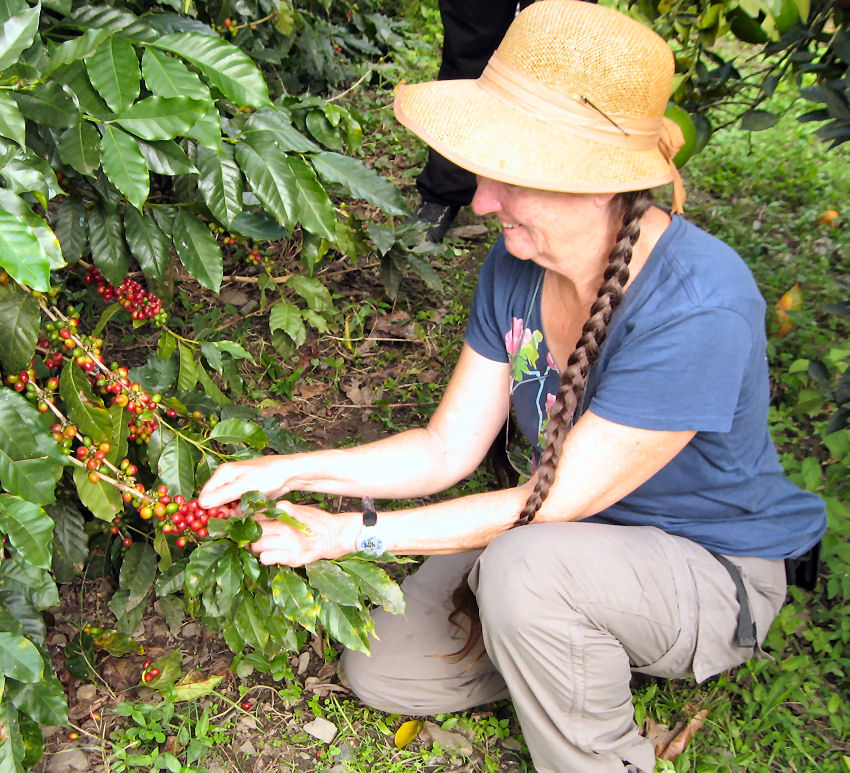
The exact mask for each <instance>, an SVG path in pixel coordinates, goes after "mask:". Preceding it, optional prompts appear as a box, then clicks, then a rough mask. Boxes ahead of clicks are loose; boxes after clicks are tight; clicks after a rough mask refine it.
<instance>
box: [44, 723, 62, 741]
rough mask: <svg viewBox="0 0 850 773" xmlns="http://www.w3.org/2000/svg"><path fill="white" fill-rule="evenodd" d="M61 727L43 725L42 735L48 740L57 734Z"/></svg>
mask: <svg viewBox="0 0 850 773" xmlns="http://www.w3.org/2000/svg"><path fill="white" fill-rule="evenodd" d="M61 729H62V728H61V727H59V726H58V725H41V735H42V736H43V737H44V739H45V740H47V739H48V738H52V737H53V736H54V735H56V733H58V732H59V731H60V730H61Z"/></svg>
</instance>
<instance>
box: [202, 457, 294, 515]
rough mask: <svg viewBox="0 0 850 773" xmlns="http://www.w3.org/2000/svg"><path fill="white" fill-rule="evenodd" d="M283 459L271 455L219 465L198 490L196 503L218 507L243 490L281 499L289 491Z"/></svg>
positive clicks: (243, 491)
mask: <svg viewBox="0 0 850 773" xmlns="http://www.w3.org/2000/svg"><path fill="white" fill-rule="evenodd" d="M286 458H287V457H285V456H281V455H277V454H274V455H266V456H258V457H257V458H255V459H242V460H241V461H238V462H227V463H225V464H222V465H221V466H220V467H218V468H217V469H216V471H215V472H214V473H213V474H212V477H211V478H210V479H209V480H208V481H207V483H206V484H205V485H204V487H203V488H202V489H201V491H200V493H199V494H198V504H199V505H200V506H201V507H205V508H210V507H220V506H221V505H224V504H226V503H228V502H235V501H238V500H239V499H240V497H241V496H242V495H243V494H244V493H245V492H246V491H259V492H260V493H262V494H264V495H265V496H267V497H269V498H271V499H278V498H279V497H282V496H283V495H284V494H286V493H287V492H288V491H289V490H290V489H289V487H288V482H289V481H288V476H287V475H286V473H285V469H286V462H285V460H286Z"/></svg>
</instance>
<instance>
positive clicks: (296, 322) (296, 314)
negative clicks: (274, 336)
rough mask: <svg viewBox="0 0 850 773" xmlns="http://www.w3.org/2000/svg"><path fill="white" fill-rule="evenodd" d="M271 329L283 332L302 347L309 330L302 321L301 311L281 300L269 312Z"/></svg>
mask: <svg viewBox="0 0 850 773" xmlns="http://www.w3.org/2000/svg"><path fill="white" fill-rule="evenodd" d="M269 329H270V330H271V331H272V332H274V331H275V330H282V331H283V332H284V333H286V334H287V335H288V336H289V337H290V338H291V339H292V340H293V341H294V342H295V345H296V346H300V345H301V344H303V343H304V341H306V340H307V328H305V327H304V322H303V320H302V319H301V309H299V308H298V307H297V306H296V305H295V304H293V303H289V302H287V301H284V300H279V301H278V302H277V303H275V305H274V306H272V308H271V311H270V312H269Z"/></svg>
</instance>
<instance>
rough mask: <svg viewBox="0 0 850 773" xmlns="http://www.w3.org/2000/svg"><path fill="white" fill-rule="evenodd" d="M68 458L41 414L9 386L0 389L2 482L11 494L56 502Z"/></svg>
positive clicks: (0, 464)
mask: <svg viewBox="0 0 850 773" xmlns="http://www.w3.org/2000/svg"><path fill="white" fill-rule="evenodd" d="M68 463H69V462H68V459H67V457H66V456H65V455H64V454H63V453H62V452H61V450H60V449H59V447H58V446H57V445H56V441H55V440H53V438H52V437H51V436H50V433H49V432H48V431H47V429H46V428H45V425H44V423H43V421H42V416H41V414H40V413H39V412H38V411H36V409H35V408H33V406H31V405H30V404H29V403H28V402H27V401H26V400H25V399H24V398H23V397H21V396H20V395H19V394H18V393H17V392H13V391H12V390H10V389H0V484H2V485H3V488H5V489H6V491H8V492H9V493H10V494H16V495H17V496H20V497H22V498H24V499H26V500H27V501H29V502H34V503H35V504H37V505H44V504H47V503H49V502H53V501H54V489H55V487H56V481H58V480H59V478H60V477H61V475H62V469H63V467H64V466H65V465H66V464H68Z"/></svg>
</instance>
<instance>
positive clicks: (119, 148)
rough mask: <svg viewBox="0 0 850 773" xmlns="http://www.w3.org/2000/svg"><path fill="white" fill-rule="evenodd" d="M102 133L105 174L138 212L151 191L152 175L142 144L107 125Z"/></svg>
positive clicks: (102, 157) (102, 161)
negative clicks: (141, 147) (149, 172)
mask: <svg viewBox="0 0 850 773" xmlns="http://www.w3.org/2000/svg"><path fill="white" fill-rule="evenodd" d="M101 130H102V131H103V137H102V138H101V141H100V156H101V163H102V165H103V172H104V174H105V175H106V177H107V179H108V180H109V182H111V183H112V184H113V185H114V186H115V187H116V188H118V190H119V191H121V193H123V194H124V195H125V196H126V197H127V200H128V201H129V202H130V203H131V204H132V205H133V206H134V207H135V208H136V209H141V208H142V204H144V203H145V199H146V198H147V197H148V193H149V192H150V175H149V174H148V167H147V165H146V164H145V157H144V156H143V155H142V151H141V150H139V144H138V143H137V142H136V140H134V139H133V138H132V137H131V136H130V135H129V134H127V133H126V132H123V131H121V129H119V128H118V127H116V126H113V125H112V124H104V125H103V127H102V129H101Z"/></svg>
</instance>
